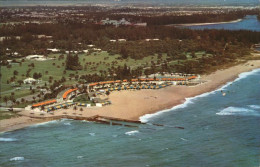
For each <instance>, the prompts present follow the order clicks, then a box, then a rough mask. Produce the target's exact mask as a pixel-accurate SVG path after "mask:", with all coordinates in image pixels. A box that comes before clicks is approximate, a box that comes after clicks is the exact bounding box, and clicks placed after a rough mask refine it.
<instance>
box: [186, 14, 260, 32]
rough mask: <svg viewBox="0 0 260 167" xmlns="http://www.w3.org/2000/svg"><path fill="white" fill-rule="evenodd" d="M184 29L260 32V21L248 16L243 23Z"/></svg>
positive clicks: (255, 17)
mask: <svg viewBox="0 0 260 167" xmlns="http://www.w3.org/2000/svg"><path fill="white" fill-rule="evenodd" d="M184 28H190V29H195V30H203V29H225V30H250V31H260V21H258V20H257V16H256V15H248V16H246V17H245V18H243V19H242V20H241V21H239V22H235V23H223V24H211V25H197V26H185V27H184Z"/></svg>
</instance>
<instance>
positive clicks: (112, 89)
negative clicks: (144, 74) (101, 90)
mask: <svg viewBox="0 0 260 167" xmlns="http://www.w3.org/2000/svg"><path fill="white" fill-rule="evenodd" d="M169 85H172V83H165V84H162V85H141V86H139V85H137V86H133V85H131V86H118V87H113V88H107V89H105V91H108V92H109V91H115V90H133V89H137V90H139V89H161V88H165V87H166V86H169Z"/></svg>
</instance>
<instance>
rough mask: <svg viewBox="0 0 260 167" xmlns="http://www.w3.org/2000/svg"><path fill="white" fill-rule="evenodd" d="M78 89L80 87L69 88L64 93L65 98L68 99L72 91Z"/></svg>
mask: <svg viewBox="0 0 260 167" xmlns="http://www.w3.org/2000/svg"><path fill="white" fill-rule="evenodd" d="M77 90H78V88H75V89H69V90H67V91H66V92H65V93H64V94H63V95H62V97H63V100H65V99H67V97H68V95H69V94H70V93H71V92H74V91H77Z"/></svg>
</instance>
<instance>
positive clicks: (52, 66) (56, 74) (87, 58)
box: [0, 51, 205, 98]
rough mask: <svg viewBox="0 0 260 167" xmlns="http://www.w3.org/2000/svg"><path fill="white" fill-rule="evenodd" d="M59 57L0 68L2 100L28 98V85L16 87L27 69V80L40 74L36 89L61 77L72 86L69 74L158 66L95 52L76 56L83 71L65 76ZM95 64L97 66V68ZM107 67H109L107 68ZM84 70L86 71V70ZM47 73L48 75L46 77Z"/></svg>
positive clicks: (142, 60)
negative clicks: (117, 68) (15, 72)
mask: <svg viewBox="0 0 260 167" xmlns="http://www.w3.org/2000/svg"><path fill="white" fill-rule="evenodd" d="M204 53H205V52H197V53H196V55H197V57H200V56H202V55H203V54H204ZM59 55H60V54H50V55H48V57H49V58H54V59H53V60H46V61H36V60H27V59H25V58H24V60H25V61H24V62H23V63H22V65H21V66H20V65H19V64H18V63H16V64H12V67H11V68H7V67H6V66H1V67H0V68H1V71H0V72H1V74H2V77H1V89H0V91H1V96H2V97H3V96H10V95H11V92H12V91H13V92H15V97H16V98H19V97H23V96H27V95H29V94H30V91H29V90H28V89H25V88H29V87H30V85H25V84H22V85H21V86H20V85H19V84H18V82H17V81H18V80H24V79H26V78H28V77H26V71H27V70H28V69H29V68H30V69H32V70H31V72H30V77H32V76H33V73H35V72H37V73H41V74H42V78H41V80H42V82H41V84H37V85H36V86H41V85H44V83H45V82H46V83H48V80H49V77H53V80H60V79H61V78H62V77H63V76H64V77H65V78H66V79H67V81H66V82H65V84H74V83H75V80H74V79H73V78H72V80H69V76H70V74H76V73H78V75H85V74H93V73H99V71H100V70H103V71H105V70H107V69H108V68H111V67H112V66H114V67H117V66H123V65H124V64H126V65H127V66H130V67H131V68H132V69H135V68H137V67H140V66H141V67H150V66H151V64H152V63H151V62H152V61H154V63H156V64H157V60H158V55H153V56H148V57H145V58H143V59H141V60H134V59H131V58H128V59H124V60H121V59H119V57H120V55H109V54H108V53H107V52H105V51H102V52H94V53H92V54H90V55H87V54H79V61H80V64H81V65H82V67H83V69H82V70H78V71H77V72H76V71H69V70H67V71H66V74H63V71H64V70H65V66H63V65H62V64H65V61H66V54H65V55H64V57H65V58H64V59H62V60H58V57H59ZM186 55H187V58H190V57H189V56H190V53H186ZM166 58H167V55H166V54H163V55H162V61H161V63H162V62H163V61H164V60H166ZM17 61H18V62H19V61H21V59H17ZM115 61H116V62H117V63H116V64H114V65H113V64H112V62H115ZM177 62H178V61H172V62H170V64H176V63H177ZM31 63H34V65H35V67H34V68H32V67H28V65H30V64H31ZM87 63H91V65H89V64H88V65H86V64H87ZM97 63H98V65H97ZM108 63H109V64H108ZM85 66H86V67H87V68H85ZM15 70H16V71H18V75H16V80H15V82H13V83H9V84H8V83H7V80H9V79H10V78H11V77H13V73H14V71H15ZM46 72H47V73H46ZM17 87H21V88H20V89H21V90H16V88H17Z"/></svg>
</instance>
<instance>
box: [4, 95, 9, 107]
mask: <svg viewBox="0 0 260 167" xmlns="http://www.w3.org/2000/svg"><path fill="white" fill-rule="evenodd" d="M8 100H9V98H8V97H7V96H5V97H4V102H5V106H7V102H8Z"/></svg>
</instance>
